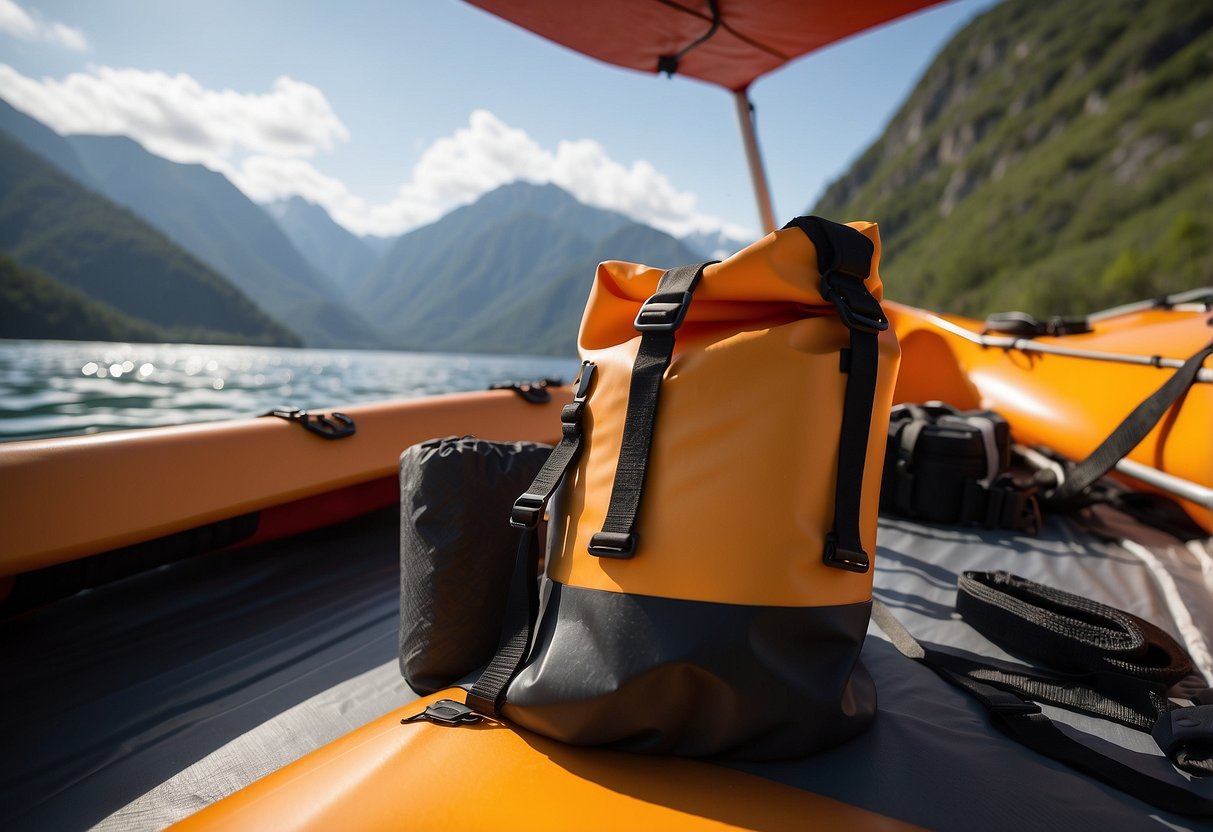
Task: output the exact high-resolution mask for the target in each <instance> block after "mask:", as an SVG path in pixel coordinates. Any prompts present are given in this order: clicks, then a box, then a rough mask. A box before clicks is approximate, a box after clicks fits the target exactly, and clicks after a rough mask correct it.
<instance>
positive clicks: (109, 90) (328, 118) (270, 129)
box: [0, 0, 349, 170]
mask: <svg viewBox="0 0 1213 832" xmlns="http://www.w3.org/2000/svg"><path fill="white" fill-rule="evenodd" d="M0 2H3V0H0ZM0 96H3V97H4V98H6V99H7V100H8V101H9V103H10V104H12V105H13V106H14V107H16V108H17V109H19V110H22V111H24V112H26V113H29V114H30V115H32V116H33V117H34V118H36V119H38V120H39V121H41V122H43V123H44V124H46V125H48V126H50V127H51V128H53V129H54V130H56V131H58V132H59V133H97V134H106V135H125V136H130V137H131V138H133V139H135V140H136V141H138V142H139V143H140V144H142V145H143V146H144V147H146V148H147V149H148V150H150V151H152V152H153V153H156V154H158V155H160V156H164V157H166V158H168V159H172V160H173V161H175V162H198V163H201V164H204V165H207V166H208V167H212V168H215V169H219V170H221V169H223V168H225V167H226V166H227V164H228V163H229V162H230V160H231V159H232V158H234V157H235V156H237V155H239V154H244V153H257V154H266V155H270V156H275V157H278V158H293V157H301V156H312V155H314V154H315V153H316V152H317V151H318V150H332V149H333V147H334V146H335V145H336V143H337V142H338V141H343V140H345V139H347V138H349V131H348V130H346V128H345V125H344V124H342V123H341V120H340V119H339V118H337V115H336V114H335V113H334V112H333V110H332V108H331V107H330V106H329V103H328V100H327V99H326V98H325V97H324V93H322V92H321V91H320V90H318V89H316V88H315V87H313V86H312V85H310V84H305V83H302V82H300V81H295V80H292V79H291V78H285V77H284V78H279V79H278V80H276V81H275V82H274V84H273V87H272V89H271V90H270V91H269V92H268V93H264V94H247V93H239V92H235V91H233V90H208V89H205V88H204V87H203V86H202V85H201V84H199V83H198V82H197V81H196V80H194V79H193V78H191V77H190V76H188V75H185V74H177V75H168V74H166V73H163V72H145V71H143V70H139V69H112V68H110V67H104V66H102V67H96V66H93V67H89V68H88V69H87V70H86V71H85V72H73V73H72V74H71V75H68V76H67V77H66V78H64V79H63V80H62V81H59V80H55V79H53V78H42V79H40V80H35V79H33V78H27V77H25V76H24V75H21V74H20V73H19V72H17V71H16V70H15V69H13V68H12V67H10V66H7V65H4V64H0Z"/></svg>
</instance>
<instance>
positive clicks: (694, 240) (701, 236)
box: [678, 231, 758, 260]
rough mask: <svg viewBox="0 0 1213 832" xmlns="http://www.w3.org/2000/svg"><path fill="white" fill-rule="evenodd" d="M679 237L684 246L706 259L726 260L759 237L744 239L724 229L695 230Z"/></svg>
mask: <svg viewBox="0 0 1213 832" xmlns="http://www.w3.org/2000/svg"><path fill="white" fill-rule="evenodd" d="M678 239H679V241H681V242H682V244H683V245H684V246H686V247H687V248H688V249H690V250H691V251H693V252H695V254H696V255H697V256H698V257H701V258H703V259H704V260H724V259H726V258H728V257H729V255H732V254H736V253H737V252H739V251H741V250H742V249H743V248H745V247H746V246H748V245H749V244H750V243H752V242H754V240H757V239H758V238H757V237H755V238H754V240H742V239H740V238H738V237H733V236H730V235H729V234H726V233H725V232H724V231H695V232H693V233H691V234H687V235H685V236H682V237H679V238H678Z"/></svg>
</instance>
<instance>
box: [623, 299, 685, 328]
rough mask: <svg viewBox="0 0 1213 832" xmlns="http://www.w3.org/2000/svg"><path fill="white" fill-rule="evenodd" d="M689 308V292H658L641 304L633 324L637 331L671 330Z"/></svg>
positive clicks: (683, 317)
mask: <svg viewBox="0 0 1213 832" xmlns="http://www.w3.org/2000/svg"><path fill="white" fill-rule="evenodd" d="M690 308H691V293H690V292H658V293H657V294H655V295H653V296H652V297H650V298H649V299H648V300H646V301H645V302H644V303H643V304H642V305H641V307H640V312H638V313H637V314H636V321H635V323H634V326H635V327H636V330H637V331H638V332H673V331H674V330H676V329H678V327H680V326H682V322H683V321H684V320H686V317H687V310H688V309H690Z"/></svg>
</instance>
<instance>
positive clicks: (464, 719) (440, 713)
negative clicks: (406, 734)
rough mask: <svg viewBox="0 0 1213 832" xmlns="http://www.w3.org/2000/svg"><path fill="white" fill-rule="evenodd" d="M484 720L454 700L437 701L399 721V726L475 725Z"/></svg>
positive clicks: (481, 716)
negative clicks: (412, 724) (427, 723)
mask: <svg viewBox="0 0 1213 832" xmlns="http://www.w3.org/2000/svg"><path fill="white" fill-rule="evenodd" d="M483 719H484V716H483V715H481V714H478V713H476V712H475V711H473V710H472V709H471V708H469V707H468V706H467V705H464V704H463V703H462V702H456V701H455V700H454V699H439V700H438V701H437V702H435V703H434V704H432V705H430V706H429V707H428V708H426V709H425V710H424V711H422V712H421V713H419V714H414V715H413V716H410V717H405V718H404V719H402V720H400V724H401V725H408V724H409V723H410V722H422V721H424V722H432V723H434V724H435V725H475V724H476V723H477V722H480V721H481V720H483Z"/></svg>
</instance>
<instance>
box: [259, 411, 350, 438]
mask: <svg viewBox="0 0 1213 832" xmlns="http://www.w3.org/2000/svg"><path fill="white" fill-rule="evenodd" d="M265 415H266V416H277V417H278V418H279V419H286V420H287V421H288V422H297V423H299V424H300V425H302V426H303V428H304V429H305V430H309V431H311V432H312V433H314V434H316V435H317V436H319V437H321V438H322V439H344V438H345V437H347V436H353V435H354V433H355V432H357V430H358V426H357V425H355V424H354V420H353V419H351V418H350V417H349V416H347V415H346V414H344V413H339V412H337V411H333V412H332V413H331V414H329V415H327V416H326V415H325V414H323V413H319V414H312V413H308V412H307V411H306V410H300V409H299V408H297V407H292V408H289V409H287V408H283V409H281V410H271V411H270V412H269V413H266V414H265Z"/></svg>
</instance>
